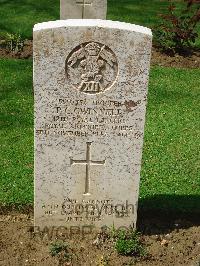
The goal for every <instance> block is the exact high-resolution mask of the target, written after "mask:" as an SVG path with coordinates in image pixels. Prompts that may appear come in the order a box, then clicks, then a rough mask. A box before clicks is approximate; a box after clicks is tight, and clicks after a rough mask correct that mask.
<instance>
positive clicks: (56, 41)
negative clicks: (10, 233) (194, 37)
mask: <svg viewBox="0 0 200 266" xmlns="http://www.w3.org/2000/svg"><path fill="white" fill-rule="evenodd" d="M33 38H34V39H33V41H34V92H35V225H36V226H41V227H44V226H66V227H70V226H85V225H94V226H96V227H97V228H100V227H101V226H104V225H106V226H112V225H113V224H114V226H116V227H117V228H118V227H119V226H130V225H132V226H135V224H136V219H137V202H138V192H139V180H140V168H141V158H142V145H143V135H144V122H145V110H146V101H147V86H148V71H149V64H150V54H151V41H152V35H151V30H149V29H148V28H144V27H140V26H136V25H131V24H127V23H121V22H112V21H104V20H65V21H55V22H46V23H41V24H37V25H35V27H34V35H33Z"/></svg>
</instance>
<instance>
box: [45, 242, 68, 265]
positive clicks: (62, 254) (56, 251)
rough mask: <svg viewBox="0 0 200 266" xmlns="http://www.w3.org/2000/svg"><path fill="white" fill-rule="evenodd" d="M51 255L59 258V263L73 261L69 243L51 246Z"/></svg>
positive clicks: (57, 243) (58, 243)
mask: <svg viewBox="0 0 200 266" xmlns="http://www.w3.org/2000/svg"><path fill="white" fill-rule="evenodd" d="M50 254H51V255H52V257H55V256H58V259H59V262H60V263H61V262H64V261H71V260H72V256H73V254H72V252H71V250H70V247H69V245H68V244H67V243H65V242H63V241H57V242H55V243H52V244H51V245H50Z"/></svg>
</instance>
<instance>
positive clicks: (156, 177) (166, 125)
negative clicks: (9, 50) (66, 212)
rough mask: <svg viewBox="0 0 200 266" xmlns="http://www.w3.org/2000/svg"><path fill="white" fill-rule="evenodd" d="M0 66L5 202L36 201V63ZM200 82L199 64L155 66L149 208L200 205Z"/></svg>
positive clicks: (144, 187)
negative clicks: (34, 124)
mask: <svg viewBox="0 0 200 266" xmlns="http://www.w3.org/2000/svg"><path fill="white" fill-rule="evenodd" d="M0 69H1V70H2V71H1V74H0V75H1V76H0V81H1V119H0V120H1V133H0V137H1V145H2V147H1V150H0V158H1V169H2V170H1V172H0V174H1V178H0V187H1V189H0V202H1V203H5V204H9V203H31V202H33V94H32V62H31V61H22V60H18V61H16V60H0ZM199 87H200V70H198V69H196V70H195V69H194V70H186V69H182V70H181V69H173V68H160V67H154V68H152V70H151V75H150V86H149V101H148V109H147V110H148V112H147V121H146V129H145V145H144V156H143V168H142V174H141V176H142V182H141V190H140V198H141V199H142V200H141V202H143V203H144V204H145V205H147V206H149V207H154V208H158V209H159V208H161V209H162V208H166V206H168V207H169V205H170V204H172V205H171V206H172V208H174V210H176V209H180V208H181V209H184V210H187V209H190V210H196V209H197V208H198V207H197V206H198V203H200V187H199V185H200V174H199V169H198V168H199V162H198V149H199V144H200V141H199V137H198V136H199V132H198V130H199V126H200V125H199V124H200V120H199V107H200V106H199V98H198V96H199V95H198V94H199ZM183 198H184V201H183V200H182V199H183ZM145 200H146V201H145ZM167 204H168V205H167Z"/></svg>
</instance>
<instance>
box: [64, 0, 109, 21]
mask: <svg viewBox="0 0 200 266" xmlns="http://www.w3.org/2000/svg"><path fill="white" fill-rule="evenodd" d="M106 14H107V0H60V19H82V18H84V19H106Z"/></svg>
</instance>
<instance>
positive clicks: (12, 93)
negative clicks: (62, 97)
mask: <svg viewBox="0 0 200 266" xmlns="http://www.w3.org/2000/svg"><path fill="white" fill-rule="evenodd" d="M0 69H1V71H0V84H1V86H0V101H1V102H0V139H1V141H0V145H1V148H0V169H1V171H0V202H1V203H27V202H32V201H33V93H32V92H33V89H32V62H31V61H28V60H27V61H22V60H2V59H1V60H0Z"/></svg>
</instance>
